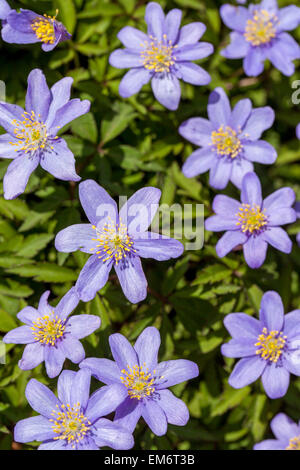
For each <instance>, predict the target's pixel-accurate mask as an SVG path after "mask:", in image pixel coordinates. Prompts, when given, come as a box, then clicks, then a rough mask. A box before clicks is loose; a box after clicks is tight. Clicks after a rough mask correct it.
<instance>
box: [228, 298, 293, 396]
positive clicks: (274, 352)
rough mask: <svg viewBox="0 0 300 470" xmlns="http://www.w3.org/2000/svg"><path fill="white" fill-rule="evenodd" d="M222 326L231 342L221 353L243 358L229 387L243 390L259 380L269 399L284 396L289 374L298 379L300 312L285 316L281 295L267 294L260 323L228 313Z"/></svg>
mask: <svg viewBox="0 0 300 470" xmlns="http://www.w3.org/2000/svg"><path fill="white" fill-rule="evenodd" d="M224 324H225V327H226V328H227V330H228V331H229V333H230V334H231V336H232V338H233V339H232V340H230V341H229V343H227V344H223V345H222V348H221V351H222V354H223V355H224V356H227V357H238V358H242V359H241V360H240V361H238V363H237V364H236V366H235V367H234V369H233V371H232V373H231V375H230V377H229V380H228V382H229V384H230V385H231V386H232V387H234V388H242V387H245V386H246V385H249V384H251V383H252V382H255V380H257V379H258V378H259V377H261V380H262V384H263V387H264V389H265V392H266V394H267V395H268V397H270V398H280V397H283V396H284V395H285V394H286V392H287V389H288V386H289V381H290V373H291V374H295V375H297V376H300V310H294V311H293V312H290V313H288V314H287V315H284V310H283V304H282V301H281V298H280V295H279V294H277V292H274V291H269V292H266V293H265V294H264V295H263V297H262V300H261V305H260V312H259V320H256V319H255V318H253V317H250V316H249V315H246V314H245V313H231V314H230V315H227V316H226V317H225V320H224Z"/></svg>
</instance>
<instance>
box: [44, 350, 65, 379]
mask: <svg viewBox="0 0 300 470" xmlns="http://www.w3.org/2000/svg"><path fill="white" fill-rule="evenodd" d="M59 346H60V345H59ZM59 346H58V347H57V346H56V347H55V346H48V345H47V346H45V348H44V353H45V366H46V371H47V375H48V377H50V379H53V378H54V377H57V376H58V375H59V374H60V372H61V370H62V368H63V364H64V362H65V358H66V356H65V354H64V352H63V350H62V348H61V347H59Z"/></svg>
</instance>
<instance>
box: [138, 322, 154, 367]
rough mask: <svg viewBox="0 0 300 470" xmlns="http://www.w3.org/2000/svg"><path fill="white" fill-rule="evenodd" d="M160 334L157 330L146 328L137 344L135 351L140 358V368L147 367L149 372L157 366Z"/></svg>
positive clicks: (151, 327) (150, 327)
mask: <svg viewBox="0 0 300 470" xmlns="http://www.w3.org/2000/svg"><path fill="white" fill-rule="evenodd" d="M159 347H160V334H159V331H158V330H157V328H154V327H153V326H149V327H148V328H145V329H144V331H143V332H142V333H141V334H140V336H139V337H138V339H137V340H136V342H135V345H134V349H135V351H136V353H137V355H138V358H139V364H140V366H143V365H145V367H146V368H147V369H148V370H149V371H153V369H155V367H156V366H157V360H158V350H159Z"/></svg>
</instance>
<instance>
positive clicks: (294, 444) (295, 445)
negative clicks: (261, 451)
mask: <svg viewBox="0 0 300 470" xmlns="http://www.w3.org/2000/svg"><path fill="white" fill-rule="evenodd" d="M285 450H300V436H297V437H292V439H290V442H289V445H288V446H287V447H286V449H285Z"/></svg>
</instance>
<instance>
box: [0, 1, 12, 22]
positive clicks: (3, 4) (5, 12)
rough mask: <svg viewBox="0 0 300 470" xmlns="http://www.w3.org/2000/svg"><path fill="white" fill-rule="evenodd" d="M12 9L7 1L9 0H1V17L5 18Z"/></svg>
mask: <svg viewBox="0 0 300 470" xmlns="http://www.w3.org/2000/svg"><path fill="white" fill-rule="evenodd" d="M10 11H11V8H10V6H9V4H8V3H7V1H6V0H1V5H0V19H1V20H5V19H6V18H7V15H8V14H9V12H10Z"/></svg>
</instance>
